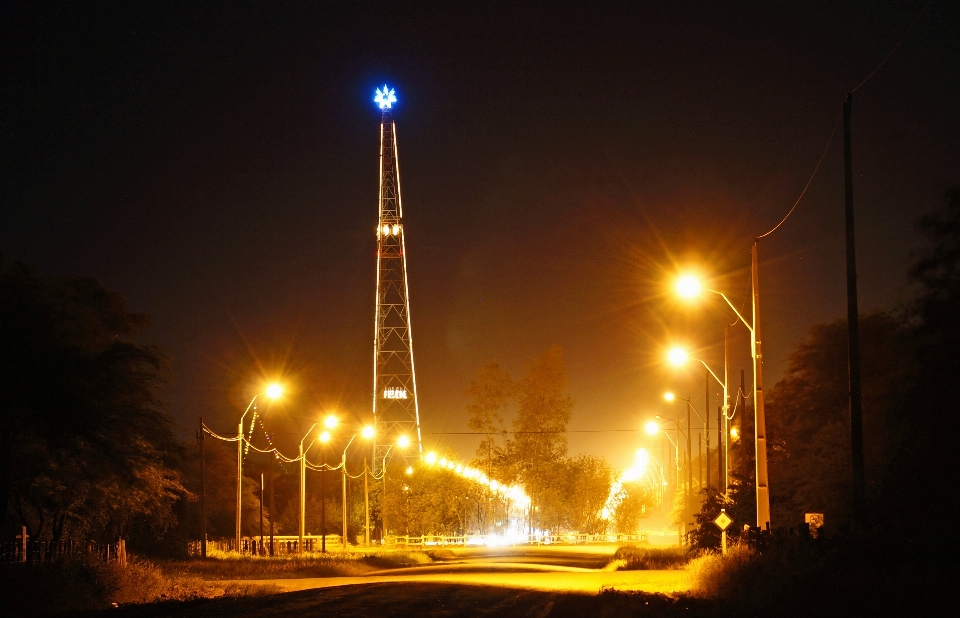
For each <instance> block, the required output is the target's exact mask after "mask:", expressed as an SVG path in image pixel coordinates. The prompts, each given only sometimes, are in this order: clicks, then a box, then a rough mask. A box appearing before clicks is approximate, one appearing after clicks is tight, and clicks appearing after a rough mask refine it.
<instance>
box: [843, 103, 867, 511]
mask: <svg viewBox="0 0 960 618" xmlns="http://www.w3.org/2000/svg"><path fill="white" fill-rule="evenodd" d="M852 103H853V95H852V94H847V100H846V101H844V103H843V177H844V212H845V214H846V217H845V219H846V236H847V242H846V245H847V353H848V356H847V358H848V369H849V378H850V455H851V458H852V460H853V461H852V464H853V517H854V522H855V523H856V524H857V525H858V526H862V525H863V523H864V518H865V515H866V505H865V490H864V484H865V478H864V476H865V475H864V470H863V409H862V403H861V399H860V315H859V311H858V309H857V251H856V246H855V243H854V226H853V153H852V150H851V137H850V106H851V104H852Z"/></svg>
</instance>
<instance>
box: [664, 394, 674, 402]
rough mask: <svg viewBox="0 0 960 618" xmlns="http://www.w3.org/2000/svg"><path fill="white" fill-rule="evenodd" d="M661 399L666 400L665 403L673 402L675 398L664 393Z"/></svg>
mask: <svg viewBox="0 0 960 618" xmlns="http://www.w3.org/2000/svg"><path fill="white" fill-rule="evenodd" d="M663 398H664V399H666V400H667V401H673V400H674V399H676V398H677V396H676V395H674V394H673V393H664V394H663Z"/></svg>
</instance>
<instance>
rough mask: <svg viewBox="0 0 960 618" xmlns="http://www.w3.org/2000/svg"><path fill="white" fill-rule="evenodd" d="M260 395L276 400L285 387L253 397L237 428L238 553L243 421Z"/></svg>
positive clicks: (241, 491) (238, 546)
mask: <svg viewBox="0 0 960 618" xmlns="http://www.w3.org/2000/svg"><path fill="white" fill-rule="evenodd" d="M260 395H266V396H267V397H269V398H270V399H276V398H278V397H280V396H281V395H283V387H282V386H280V385H279V384H270V385H269V386H267V388H266V390H265V391H264V392H262V393H257V394H256V395H254V396H253V399H251V400H250V403H249V404H248V405H247V409H246V410H244V411H243V414H241V415H240V423H239V424H238V426H237V529H236V535H235V542H236V548H237V551H238V552H241V553H242V551H241V547H240V520H241V517H240V510H241V506H242V501H243V443H244V441H245V440H244V438H243V419H244V418H246V416H247V412H249V411H250V408H252V407H253V404H254V403H256V401H257V397H259V396H260Z"/></svg>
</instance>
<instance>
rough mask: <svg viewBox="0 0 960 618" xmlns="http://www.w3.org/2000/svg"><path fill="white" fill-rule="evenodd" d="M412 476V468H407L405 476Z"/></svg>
mask: <svg viewBox="0 0 960 618" xmlns="http://www.w3.org/2000/svg"><path fill="white" fill-rule="evenodd" d="M411 474H413V466H407V476H410V475H411Z"/></svg>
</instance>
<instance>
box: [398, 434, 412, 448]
mask: <svg viewBox="0 0 960 618" xmlns="http://www.w3.org/2000/svg"><path fill="white" fill-rule="evenodd" d="M397 446H399V447H400V448H407V447H408V446H410V438H408V437H407V436H400V437H399V438H397Z"/></svg>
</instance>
